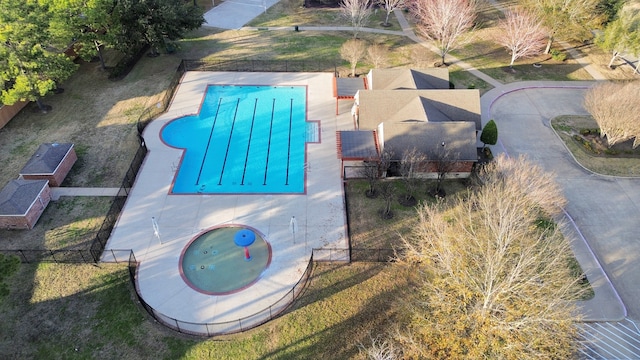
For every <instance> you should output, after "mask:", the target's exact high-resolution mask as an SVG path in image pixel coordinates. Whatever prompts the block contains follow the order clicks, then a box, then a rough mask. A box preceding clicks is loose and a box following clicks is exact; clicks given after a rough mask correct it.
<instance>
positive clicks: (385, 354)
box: [358, 336, 400, 360]
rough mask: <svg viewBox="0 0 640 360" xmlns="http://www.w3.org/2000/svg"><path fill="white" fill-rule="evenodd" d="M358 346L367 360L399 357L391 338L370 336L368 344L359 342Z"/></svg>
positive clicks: (389, 359) (388, 359)
mask: <svg viewBox="0 0 640 360" xmlns="http://www.w3.org/2000/svg"><path fill="white" fill-rule="evenodd" d="M370 337H371V336H370ZM358 348H359V349H360V353H363V354H364V355H365V356H366V357H367V359H369V360H395V359H399V358H400V356H399V353H400V351H399V349H397V348H396V345H395V344H394V343H393V342H392V341H391V339H389V338H385V337H382V336H378V337H375V338H374V337H371V344H370V345H369V346H366V345H364V344H359V345H358Z"/></svg>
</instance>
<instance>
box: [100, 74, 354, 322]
mask: <svg viewBox="0 0 640 360" xmlns="http://www.w3.org/2000/svg"><path fill="white" fill-rule="evenodd" d="M332 78H333V74H331V73H243V72H188V73H186V74H185V75H184V77H183V79H182V81H181V84H180V85H179V87H178V90H177V92H176V95H175V97H174V99H173V101H172V103H171V105H170V107H169V109H168V111H167V112H166V113H165V114H163V115H162V116H160V117H159V118H158V119H156V120H154V121H153V122H151V123H150V124H149V125H148V126H147V128H146V129H145V131H144V134H143V137H144V139H145V142H146V145H147V148H148V149H149V153H148V154H147V157H146V159H145V161H144V163H143V165H142V168H141V169H140V172H139V173H138V176H137V179H136V183H135V185H134V187H133V188H132V190H131V192H130V194H129V196H128V198H127V202H126V204H125V207H124V209H123V211H122V213H121V215H120V218H119V220H118V222H117V224H116V227H115V229H114V231H113V233H112V235H111V237H110V239H109V241H108V243H107V246H106V249H105V251H104V255H103V261H115V260H117V261H126V259H128V257H129V251H128V250H129V249H131V250H133V252H134V254H135V257H136V259H137V261H138V262H139V267H138V284H137V285H138V289H139V291H140V293H141V295H142V298H143V299H144V301H145V302H147V304H149V305H150V306H151V307H152V308H153V309H154V310H155V311H156V312H157V314H158V315H160V316H161V317H162V316H166V317H168V318H172V319H177V320H179V321H181V322H184V323H195V324H203V323H222V322H233V321H235V320H238V319H241V318H245V317H247V316H250V315H253V314H256V313H258V312H260V311H262V310H264V309H266V308H269V307H270V306H271V305H273V304H274V303H277V302H278V300H280V299H281V298H282V297H283V296H285V295H287V293H288V292H289V291H290V290H291V289H292V288H293V286H294V285H295V284H296V283H297V282H298V281H299V280H300V278H301V276H302V274H303V272H304V271H305V269H306V267H307V265H308V264H309V259H310V256H311V252H312V249H314V248H325V249H346V248H348V239H347V226H346V219H345V206H344V195H343V190H342V181H341V176H340V175H341V174H340V171H341V169H340V160H339V159H338V158H337V154H336V131H337V130H345V129H352V127H353V125H352V120H351V118H350V116H349V113H348V110H347V111H346V114H345V113H343V114H342V115H341V116H336V115H335V106H336V105H335V104H336V103H335V98H334V97H333V87H332V86H333V85H332ZM209 84H235V85H305V86H307V87H308V90H307V121H313V120H316V121H320V132H321V134H320V140H321V141H320V143H308V144H307V155H306V156H307V158H306V194H292V195H264V194H261V195H206V194H205V195H169V188H170V186H171V183H172V181H173V179H174V176H175V173H176V171H177V168H178V166H179V164H180V159H181V156H182V150H179V149H175V148H171V147H169V146H167V145H165V144H164V143H163V142H162V141H161V140H160V131H161V129H162V127H163V126H164V125H165V124H166V123H167V122H169V121H171V120H173V119H175V118H178V117H181V116H184V115H191V114H195V113H197V111H198V109H199V107H200V104H201V102H202V99H203V97H204V95H205V88H206V86H207V85H209ZM343 105H344V106H347V107H348V106H349V104H343ZM292 216H295V218H296V220H297V224H298V228H297V232H295V233H292V231H291V228H290V222H291V218H292ZM152 217H154V218H155V219H156V221H157V223H158V225H159V230H160V237H159V238H158V237H156V236H155V235H154V231H153V226H152V221H151V218H152ZM229 224H237V225H247V226H250V227H252V228H254V229H256V230H257V231H259V232H260V233H261V234H262V235H263V236H264V237H265V239H266V240H267V241H268V242H269V243H270V245H271V247H272V259H271V264H270V266H269V267H268V268H267V269H266V270H265V272H264V273H263V275H262V277H261V278H260V280H258V281H257V282H256V283H255V284H253V285H252V286H250V287H249V288H247V289H245V290H242V291H239V292H237V293H233V294H230V295H222V296H213V295H206V294H202V293H200V292H198V291H196V290H193V289H192V288H190V287H189V286H188V285H187V284H186V283H185V282H184V281H183V279H182V278H181V276H180V273H179V266H180V265H179V258H180V254H181V252H182V251H183V249H184V248H185V246H186V245H187V243H189V242H190V240H191V239H192V238H194V237H195V236H196V235H198V234H199V233H201V232H203V231H206V230H207V229H210V228H212V227H216V226H220V225H229ZM334 260H335V259H334ZM345 260H346V259H345ZM226 276H233V272H230V273H228V274H226ZM182 325H183V324H181V326H182ZM199 329H201V327H198V326H194V328H193V329H191V330H195V331H200V330H199ZM186 330H190V329H186ZM230 330H233V329H230Z"/></svg>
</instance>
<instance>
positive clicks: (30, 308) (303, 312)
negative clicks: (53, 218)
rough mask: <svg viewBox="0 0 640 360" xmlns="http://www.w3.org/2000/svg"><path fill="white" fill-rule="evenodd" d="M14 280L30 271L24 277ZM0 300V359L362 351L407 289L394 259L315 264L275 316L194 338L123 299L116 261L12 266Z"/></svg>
mask: <svg viewBox="0 0 640 360" xmlns="http://www.w3.org/2000/svg"><path fill="white" fill-rule="evenodd" d="M24 279H32V280H30V281H28V282H25V281H24ZM9 285H10V288H11V289H12V292H11V293H10V295H9V296H8V297H7V298H5V299H4V301H3V302H1V303H0V314H2V318H3V321H2V322H1V323H0V329H1V330H2V331H0V358H5V359H9V358H13V359H27V358H38V359H70V358H74V359H76V358H77V359H96V358H107V359H178V358H181V359H234V360H235V359H311V358H318V359H322V358H324V359H347V358H354V359H358V358H360V359H364V357H363V356H361V355H360V354H359V348H358V346H359V344H368V342H369V341H370V338H369V337H370V335H369V334H374V336H375V334H382V333H384V332H385V331H386V330H387V329H388V328H389V327H390V324H391V322H392V321H393V320H394V319H395V318H396V316H397V313H398V309H399V304H398V302H396V301H394V299H397V298H399V297H401V296H402V294H403V291H405V290H406V288H407V282H406V276H404V275H403V273H402V271H401V270H400V269H399V268H398V267H397V266H390V265H387V264H380V263H354V264H349V265H328V264H316V265H315V268H314V271H313V276H312V279H311V282H310V285H309V287H308V288H307V289H306V290H305V292H304V293H303V294H302V296H301V297H300V298H299V300H298V301H297V302H296V303H295V305H294V306H293V307H292V308H291V309H289V310H288V311H287V312H286V313H285V314H284V315H283V316H281V317H279V318H278V319H276V320H274V321H271V322H269V323H267V324H265V325H263V326H261V327H259V328H256V329H253V330H250V331H248V332H246V333H243V334H237V335H228V336H223V337H218V338H215V339H210V340H204V339H197V338H191V337H187V336H179V335H176V334H175V333H173V332H171V331H169V330H167V329H165V328H163V327H162V326H160V325H158V324H155V323H154V322H153V321H151V320H150V318H149V317H148V316H147V315H146V313H145V312H144V310H142V309H141V308H139V307H138V306H137V305H136V304H135V302H134V301H133V297H132V292H131V285H130V282H129V275H128V271H127V269H126V268H125V267H124V266H122V265H113V264H101V265H100V266H93V265H54V264H40V265H32V264H31V265H24V264H23V265H21V267H20V268H19V272H18V274H16V275H15V276H13V277H11V278H10V279H9Z"/></svg>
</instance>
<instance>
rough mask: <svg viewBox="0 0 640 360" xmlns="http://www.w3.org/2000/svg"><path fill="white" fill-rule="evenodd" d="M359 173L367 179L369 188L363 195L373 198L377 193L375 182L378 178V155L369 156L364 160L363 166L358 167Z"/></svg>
mask: <svg viewBox="0 0 640 360" xmlns="http://www.w3.org/2000/svg"><path fill="white" fill-rule="evenodd" d="M359 175H360V176H362V177H363V178H365V179H366V180H367V183H368V184H369V188H368V189H367V191H366V192H365V195H366V196H367V197H369V198H373V197H375V196H376V195H377V193H376V184H377V183H378V181H379V180H380V177H381V175H382V174H381V173H380V159H379V158H378V156H370V157H369V158H368V159H366V160H365V161H364V166H363V167H361V168H360V171H359Z"/></svg>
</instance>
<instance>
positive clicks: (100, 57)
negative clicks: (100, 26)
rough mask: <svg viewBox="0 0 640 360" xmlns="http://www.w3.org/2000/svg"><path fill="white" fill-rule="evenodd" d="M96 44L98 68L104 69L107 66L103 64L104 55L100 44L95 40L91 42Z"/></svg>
mask: <svg viewBox="0 0 640 360" xmlns="http://www.w3.org/2000/svg"><path fill="white" fill-rule="evenodd" d="M93 43H94V44H95V46H96V50H97V51H98V59H100V68H101V69H102V70H106V69H107V66H106V65H105V64H104V55H102V46H100V44H99V43H98V42H97V41H94V42H93Z"/></svg>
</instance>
